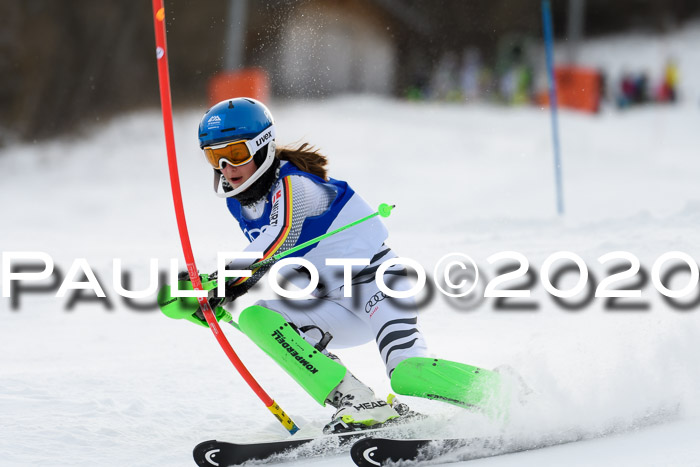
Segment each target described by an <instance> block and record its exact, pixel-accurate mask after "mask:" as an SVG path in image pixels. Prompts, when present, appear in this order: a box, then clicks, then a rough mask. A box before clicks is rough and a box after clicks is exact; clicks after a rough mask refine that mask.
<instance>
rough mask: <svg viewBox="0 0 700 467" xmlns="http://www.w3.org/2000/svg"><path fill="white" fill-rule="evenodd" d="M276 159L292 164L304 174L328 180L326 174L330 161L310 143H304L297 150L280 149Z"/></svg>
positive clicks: (290, 148) (289, 148)
mask: <svg viewBox="0 0 700 467" xmlns="http://www.w3.org/2000/svg"><path fill="white" fill-rule="evenodd" d="M276 157H277V159H279V160H281V161H289V162H291V163H292V164H294V165H296V166H297V167H299V169H301V170H303V171H304V172H308V173H310V174H313V175H317V176H319V177H321V178H322V179H324V180H328V173H327V172H326V165H328V159H327V158H326V156H324V155H323V154H321V153H320V152H319V150H318V149H316V148H314V147H313V146H312V145H310V144H309V143H303V144H302V145H301V146H299V147H297V148H292V147H278V148H277V154H276Z"/></svg>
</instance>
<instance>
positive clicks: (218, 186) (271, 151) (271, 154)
mask: <svg viewBox="0 0 700 467" xmlns="http://www.w3.org/2000/svg"><path fill="white" fill-rule="evenodd" d="M276 148H277V146H276V144H275V142H274V141H270V142H269V143H268V144H267V154H266V155H265V159H264V160H263V163H262V164H261V165H260V167H258V169H257V170H256V171H255V172H254V173H253V175H251V176H250V178H249V179H248V180H246V181H245V182H243V184H242V185H241V186H239V187H238V188H234V189H233V190H230V191H225V190H224V188H223V180H225V178H224V175H223V174H221V175H220V176H219V179H218V181H216V180H215V182H214V191H215V192H216V196H218V197H219V198H231V197H232V196H236V195H239V194H241V193H243V192H244V191H246V190H247V189H248V188H250V187H251V185H253V183H255V182H256V181H257V180H258V179H259V178H260V176H262V174H264V173H265V172H266V171H267V169H269V168H270V166H271V165H272V161H273V160H274V159H275V153H276ZM252 162H253V163H255V162H254V161H252Z"/></svg>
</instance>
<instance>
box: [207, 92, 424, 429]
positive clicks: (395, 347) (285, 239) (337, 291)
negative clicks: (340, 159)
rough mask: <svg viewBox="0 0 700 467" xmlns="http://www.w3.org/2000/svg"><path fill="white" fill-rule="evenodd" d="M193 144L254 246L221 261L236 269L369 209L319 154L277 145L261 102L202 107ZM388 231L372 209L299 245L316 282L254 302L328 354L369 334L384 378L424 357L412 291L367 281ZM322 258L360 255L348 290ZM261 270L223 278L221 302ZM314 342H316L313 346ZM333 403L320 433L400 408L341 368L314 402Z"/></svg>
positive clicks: (384, 256) (395, 279)
mask: <svg viewBox="0 0 700 467" xmlns="http://www.w3.org/2000/svg"><path fill="white" fill-rule="evenodd" d="M199 145H200V147H201V149H202V150H203V151H204V155H205V157H206V160H207V161H208V163H209V164H211V166H212V169H213V173H214V190H215V192H216V194H217V195H218V196H219V197H221V198H224V199H225V202H226V205H227V207H228V211H229V212H230V213H231V215H232V216H233V217H234V218H235V220H236V221H237V222H238V224H239V226H240V228H241V230H242V231H243V233H244V234H245V236H246V237H247V239H248V240H249V242H250V243H249V244H248V245H247V246H246V248H245V249H244V250H243V251H247V252H260V253H262V255H261V256H260V257H259V258H257V259H255V260H253V259H236V260H234V261H232V262H231V263H229V264H228V265H227V267H226V268H227V269H234V270H241V269H246V268H248V267H249V266H250V265H251V264H252V263H254V262H257V261H260V260H264V259H267V258H270V257H271V256H273V255H275V254H277V253H280V252H283V251H286V250H289V249H290V248H292V247H294V246H296V245H300V244H302V243H304V242H306V241H307V240H310V239H312V238H315V237H318V236H319V235H322V234H324V233H326V232H329V231H331V230H334V229H337V228H338V227H341V226H344V225H346V224H348V223H350V222H352V221H355V220H357V219H360V218H363V217H365V216H367V215H369V214H371V213H373V212H374V209H372V208H371V207H370V206H369V205H368V204H367V202H365V200H364V199H362V197H360V195H358V194H357V193H356V192H355V191H354V190H353V189H352V188H351V187H350V186H349V185H348V184H347V183H346V182H344V181H341V180H335V179H333V178H330V177H329V176H328V173H327V171H326V168H325V167H326V165H327V159H326V157H325V156H323V155H322V154H320V153H319V151H318V150H315V149H314V148H313V147H311V146H310V145H308V144H302V145H300V146H299V147H294V148H292V147H279V146H277V142H276V137H275V124H274V120H273V118H272V114H271V113H270V111H269V110H268V109H267V107H266V106H265V105H264V104H262V103H261V102H259V101H257V100H255V99H250V98H234V99H227V100H225V101H222V102H219V103H218V104H216V105H214V106H213V107H212V108H210V109H209V110H208V111H207V112H206V113H205V115H204V116H203V117H202V120H201V122H200V125H199ZM387 236H388V232H387V230H386V228H385V226H384V225H383V223H382V222H381V220H380V219H379V218H378V217H375V218H373V219H371V220H369V221H366V222H363V223H361V224H358V225H356V226H354V227H352V228H350V229H348V230H345V231H343V232H340V233H338V234H335V235H332V236H330V237H328V238H325V239H324V240H322V241H320V242H319V243H316V244H315V245H312V246H310V247H307V248H304V249H302V250H300V251H298V252H296V253H293V254H292V256H297V257H299V258H303V259H304V260H307V261H309V262H310V263H311V264H312V265H313V266H314V267H315V269H316V270H317V271H318V273H319V282H318V286H317V287H316V288H315V290H313V292H312V293H311V296H312V297H311V298H309V299H306V300H295V301H290V300H282V299H276V300H261V301H259V302H258V303H257V305H260V306H262V307H264V308H266V309H269V310H273V311H274V312H276V313H279V314H280V315H281V316H282V317H284V319H285V320H286V322H287V323H289V324H291V325H293V326H294V328H295V329H296V330H297V331H298V332H299V334H300V335H301V336H302V337H303V338H304V339H305V340H306V341H307V342H309V343H310V344H311V345H314V346H315V347H316V348H323V349H324V350H323V352H324V353H325V354H326V355H327V356H328V357H329V358H331V359H334V360H335V361H338V362H339V360H338V358H337V357H336V356H335V355H333V354H332V353H330V352H328V350H326V349H325V347H326V345H328V346H329V347H331V348H333V347H338V348H342V347H353V346H357V345H361V344H364V343H366V342H368V341H370V340H375V341H376V343H377V346H378V351H379V353H380V355H381V358H382V360H383V362H384V364H385V366H386V372H387V375H388V376H389V377H391V375H392V372H393V370H394V368H395V367H396V366H397V365H398V364H399V363H400V362H401V361H403V360H405V359H407V358H410V357H425V356H427V347H426V343H425V340H424V338H423V335H422V334H421V331H420V329H419V327H418V323H417V313H416V311H417V310H416V305H415V301H414V300H413V299H412V298H402V299H393V298H392V299H389V298H388V297H387V296H386V295H385V294H384V293H383V292H382V291H381V290H380V289H379V288H378V286H377V283H376V281H375V272H376V271H377V269H378V268H379V265H380V264H381V263H382V262H384V261H386V260H388V259H391V258H395V257H396V254H395V253H394V252H393V251H392V250H391V249H390V248H389V247H388V246H387V245H386V244H385V240H386V239H387ZM327 258H354V259H357V258H364V259H366V261H364V262H361V261H356V263H357V264H355V265H353V266H352V267H351V269H352V271H351V277H352V291H351V293H350V291H348V290H346V284H345V279H344V274H343V268H342V267H339V266H338V265H328V264H327V262H326V259H327ZM269 268H270V265H267V266H263V267H260V268H257V269H254V270H253V271H252V275H251V276H250V277H240V278H232V279H228V281H227V282H226V298H225V299H224V301H225V302H230V301H232V300H234V299H235V298H237V297H240V296H241V295H243V294H244V293H246V291H248V290H249V289H250V288H251V287H252V286H253V285H254V284H255V283H256V282H257V281H258V280H259V279H260V278H261V277H262V276H263V275H264V274H265V273H266V272H267V271H268V270H269ZM280 274H281V275H282V276H283V277H284V278H285V279H286V280H288V281H290V282H292V283H294V284H298V285H299V286H300V287H302V288H304V287H306V286H307V285H308V284H309V272H308V271H307V270H306V269H305V268H303V267H296V268H294V267H286V268H283V269H281V270H280ZM384 276H385V277H386V280H387V283H389V280H390V279H391V282H390V283H391V288H392V289H393V290H397V291H400V290H409V289H411V287H412V285H413V284H412V282H411V281H410V279H409V278H408V275H407V271H406V269H405V268H404V267H403V266H401V265H400V264H396V265H393V266H391V267H389V268H388V269H387V270H386V271H385V272H384ZM319 345H320V347H319ZM324 402H325V403H326V404H328V405H331V406H333V407H334V408H335V409H336V412H335V414H334V415H333V417H332V421H331V422H330V423H329V424H328V425H326V428H325V430H324V431H326V432H337V431H347V430H351V429H359V428H366V427H369V426H377V425H381V424H384V423H386V422H387V421H389V420H394V419H397V418H399V417H400V416H401V415H403V414H405V413H407V407H406V406H405V404H400V403H398V402H397V401H396V399H395V398H394V397H393V396H392V395H390V396H389V398H388V400H384V399H382V398H378V397H377V396H376V395H375V394H374V392H373V391H372V390H371V389H370V388H369V387H367V386H366V385H365V384H363V383H362V382H360V381H359V380H358V379H357V378H355V377H354V376H353V375H352V373H350V372H349V371H347V372H346V373H345V377H344V378H343V379H342V381H340V383H339V384H338V385H337V386H336V387H335V388H333V389H332V390H331V392H330V393H329V394H328V396H327V397H326V400H325V401H324Z"/></svg>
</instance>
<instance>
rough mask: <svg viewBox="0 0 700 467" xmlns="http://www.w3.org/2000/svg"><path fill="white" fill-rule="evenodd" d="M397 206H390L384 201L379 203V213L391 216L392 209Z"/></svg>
mask: <svg viewBox="0 0 700 467" xmlns="http://www.w3.org/2000/svg"><path fill="white" fill-rule="evenodd" d="M395 207H396V206H395V205H391V206H389V205H388V204H386V203H382V204H380V205H379V209H378V211H379V215H380V216H382V217H389V216H390V215H391V210H392V209H394V208H395Z"/></svg>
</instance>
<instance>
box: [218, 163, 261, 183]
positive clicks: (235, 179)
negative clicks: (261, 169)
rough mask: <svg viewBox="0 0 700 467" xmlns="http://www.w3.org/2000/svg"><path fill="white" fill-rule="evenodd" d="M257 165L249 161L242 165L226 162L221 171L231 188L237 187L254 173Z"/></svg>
mask: <svg viewBox="0 0 700 467" xmlns="http://www.w3.org/2000/svg"><path fill="white" fill-rule="evenodd" d="M256 170H257V166H256V165H255V162H253V161H252V159H251V161H250V162H248V163H247V164H243V165H238V166H235V165H231V164H226V165H225V167H224V168H223V170H222V171H221V173H223V174H224V177H226V180H227V181H228V182H229V184H230V185H231V186H232V187H233V188H238V187H239V186H241V185H242V184H243V183H245V182H246V180H248V179H249V178H250V177H251V175H253V174H254V173H255V171H256Z"/></svg>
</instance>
